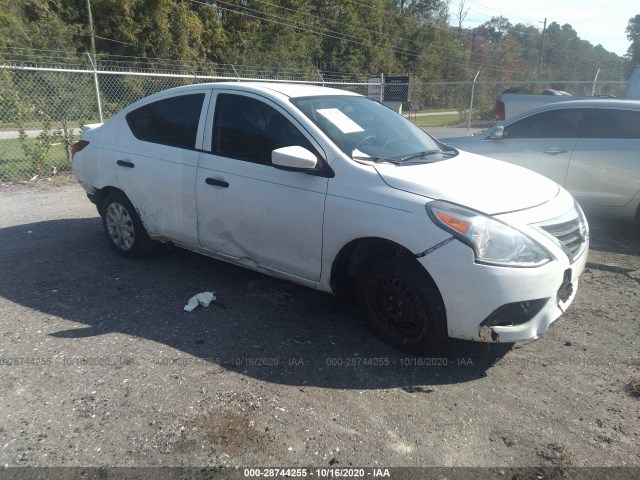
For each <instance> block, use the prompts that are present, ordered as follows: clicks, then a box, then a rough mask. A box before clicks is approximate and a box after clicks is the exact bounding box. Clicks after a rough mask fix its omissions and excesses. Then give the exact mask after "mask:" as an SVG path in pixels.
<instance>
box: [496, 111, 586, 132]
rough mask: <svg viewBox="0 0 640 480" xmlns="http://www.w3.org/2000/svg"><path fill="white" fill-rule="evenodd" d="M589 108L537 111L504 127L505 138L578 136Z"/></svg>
mask: <svg viewBox="0 0 640 480" xmlns="http://www.w3.org/2000/svg"><path fill="white" fill-rule="evenodd" d="M586 113H587V109H577V108H574V109H563V110H560V109H558V110H550V111H547V112H541V113H536V114H535V115H531V116H529V117H525V118H523V119H522V120H518V121H517V122H514V123H512V124H510V125H507V126H505V127H504V135H503V138H509V139H517V138H577V137H579V136H580V127H581V125H582V122H583V120H584V118H585V115H586Z"/></svg>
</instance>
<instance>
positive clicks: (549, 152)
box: [544, 148, 569, 155]
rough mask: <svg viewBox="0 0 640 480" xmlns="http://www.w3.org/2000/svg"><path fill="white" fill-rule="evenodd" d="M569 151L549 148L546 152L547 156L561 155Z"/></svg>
mask: <svg viewBox="0 0 640 480" xmlns="http://www.w3.org/2000/svg"><path fill="white" fill-rule="evenodd" d="M568 151H569V150H562V149H560V148H548V149H546V150H545V151H544V153H546V154H547V155H560V154H561V153H567V152H568Z"/></svg>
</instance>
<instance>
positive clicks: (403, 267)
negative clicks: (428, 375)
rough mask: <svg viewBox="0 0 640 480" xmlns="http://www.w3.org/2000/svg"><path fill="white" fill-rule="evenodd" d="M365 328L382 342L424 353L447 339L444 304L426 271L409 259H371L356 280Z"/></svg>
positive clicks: (412, 351)
mask: <svg viewBox="0 0 640 480" xmlns="http://www.w3.org/2000/svg"><path fill="white" fill-rule="evenodd" d="M356 294H357V297H358V303H359V304H360V308H361V310H362V311H363V313H364V315H365V319H366V321H367V323H368V325H369V327H370V328H371V329H372V330H373V331H374V332H375V333H376V334H377V335H378V336H379V337H380V338H382V339H383V340H384V341H385V342H387V343H389V344H390V345H393V346H395V347H398V348H400V349H402V350H405V351H409V352H411V353H418V354H419V353H426V352H428V351H429V350H433V349H435V348H436V347H437V346H439V345H441V344H442V343H443V342H444V341H445V340H446V339H447V326H446V315H445V310H444V305H443V303H442V298H441V297H440V293H439V291H438V289H437V287H436V285H435V284H434V283H433V280H432V279H431V278H430V277H429V275H428V274H427V272H426V271H424V269H423V268H422V267H421V266H420V265H419V264H418V263H417V262H416V261H415V260H413V259H397V260H396V259H374V260H370V261H369V262H367V263H365V264H364V266H363V267H362V268H361V269H360V271H359V272H358V276H357V279H356Z"/></svg>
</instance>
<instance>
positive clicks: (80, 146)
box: [71, 140, 89, 159]
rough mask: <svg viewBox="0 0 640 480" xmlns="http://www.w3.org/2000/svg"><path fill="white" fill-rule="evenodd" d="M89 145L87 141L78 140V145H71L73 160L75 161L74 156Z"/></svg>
mask: <svg viewBox="0 0 640 480" xmlns="http://www.w3.org/2000/svg"><path fill="white" fill-rule="evenodd" d="M87 145H89V142H87V141H86V140H78V141H77V142H76V143H74V144H73V145H71V159H73V156H74V155H75V154H76V153H78V152H79V151H81V150H82V149H83V148H84V147H86V146H87Z"/></svg>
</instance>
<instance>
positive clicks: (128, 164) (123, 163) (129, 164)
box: [116, 159, 135, 168]
mask: <svg viewBox="0 0 640 480" xmlns="http://www.w3.org/2000/svg"><path fill="white" fill-rule="evenodd" d="M116 163H117V164H118V165H120V166H121V167H127V168H133V167H135V165H134V164H133V163H132V162H131V160H127V159H124V160H118V161H117V162H116Z"/></svg>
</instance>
